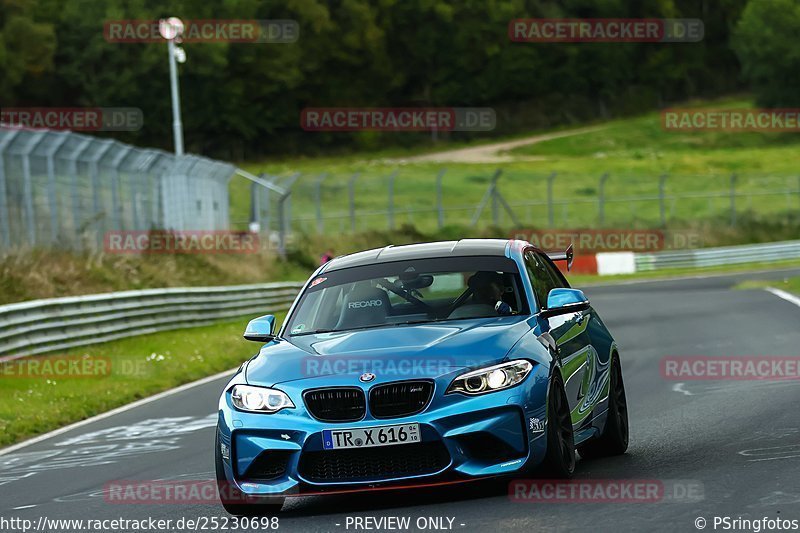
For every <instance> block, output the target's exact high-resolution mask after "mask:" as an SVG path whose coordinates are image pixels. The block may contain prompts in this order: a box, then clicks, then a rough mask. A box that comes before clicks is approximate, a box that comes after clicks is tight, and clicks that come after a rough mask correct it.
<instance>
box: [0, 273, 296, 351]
mask: <svg viewBox="0 0 800 533" xmlns="http://www.w3.org/2000/svg"><path fill="white" fill-rule="evenodd" d="M302 286H303V284H302V283H298V282H283V283H262V284H257V285H236V286H227V287H188V288H167V289H146V290H138V291H124V292H111V293H107V294H92V295H88V296H71V297H66V298H53V299H46V300H31V301H28V302H21V303H14V304H8V305H2V306H0V360H8V359H14V358H17V357H22V356H25V355H33V354H37V353H43V352H50V351H54V350H63V349H67V348H72V347H75V346H85V345H88V344H97V343H99V342H106V341H111V340H115V339H121V338H125V337H132V336H135V335H142V334H146V333H153V332H156V331H165V330H170V329H178V328H188V327H192V326H200V325H204V324H211V323H214V322H217V321H219V320H223V319H226V318H235V317H239V316H243V315H249V314H252V315H254V316H255V315H263V314H267V313H270V312H276V311H283V310H285V309H287V308H288V307H289V305H291V303H292V301H293V300H294V298H295V296H296V295H297V293H298V292H299V291H300V289H301V288H302ZM242 330H244V324H242Z"/></svg>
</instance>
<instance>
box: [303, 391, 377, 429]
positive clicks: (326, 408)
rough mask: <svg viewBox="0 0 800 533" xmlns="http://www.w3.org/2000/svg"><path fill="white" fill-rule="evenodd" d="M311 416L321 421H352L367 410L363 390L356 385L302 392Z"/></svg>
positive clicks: (359, 417)
mask: <svg viewBox="0 0 800 533" xmlns="http://www.w3.org/2000/svg"><path fill="white" fill-rule="evenodd" d="M303 399H304V400H305V402H306V408H307V409H308V412H309V413H311V416H313V417H314V418H316V419H317V420H320V421H322V422H353V421H356V420H361V419H362V418H364V415H365V414H366V412H367V402H366V399H365V398H364V391H363V390H361V389H359V388H358V387H334V388H330V389H314V390H310V391H306V392H305V393H304V394H303Z"/></svg>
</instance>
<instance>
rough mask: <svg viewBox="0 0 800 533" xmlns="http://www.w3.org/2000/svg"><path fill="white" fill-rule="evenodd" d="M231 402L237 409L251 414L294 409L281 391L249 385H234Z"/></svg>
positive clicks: (290, 401)
mask: <svg viewBox="0 0 800 533" xmlns="http://www.w3.org/2000/svg"><path fill="white" fill-rule="evenodd" d="M231 400H232V401H233V405H234V407H236V408H237V409H240V410H242V411H250V412H253V413H277V412H278V411H280V410H281V409H285V408H289V407H294V404H293V403H292V400H291V399H289V397H288V396H287V395H286V393H284V392H283V391H279V390H276V389H268V388H266V387H252V386H250V385H235V386H234V387H233V389H232V390H231Z"/></svg>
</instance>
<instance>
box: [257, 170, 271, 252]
mask: <svg viewBox="0 0 800 533" xmlns="http://www.w3.org/2000/svg"><path fill="white" fill-rule="evenodd" d="M258 177H259V178H261V179H263V180H265V181H269V182H270V183H272V182H273V181H274V180H273V179H272V177H268V176H267V174H266V173H265V172H262V173H261V174H259V175H258ZM271 196H272V189H270V188H269V187H264V198H263V199H262V198H261V195H259V197H258V222H259V224H260V223H261V214H262V213H263V210H262V209H261V207H262V205H266V206H267V209H266V211H267V224H266V227H262V228H261V231H262V232H264V231H266V234H267V238H269V232H270V230H271V229H272V204H271V201H270V200H271Z"/></svg>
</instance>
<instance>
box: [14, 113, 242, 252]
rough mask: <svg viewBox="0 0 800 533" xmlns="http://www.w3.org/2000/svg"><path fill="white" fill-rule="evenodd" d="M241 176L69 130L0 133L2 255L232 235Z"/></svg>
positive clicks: (226, 167) (206, 162)
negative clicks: (141, 239) (128, 234)
mask: <svg viewBox="0 0 800 533" xmlns="http://www.w3.org/2000/svg"><path fill="white" fill-rule="evenodd" d="M235 170H236V169H235V167H233V166H232V165H230V164H227V163H221V162H218V161H213V160H210V159H206V158H203V157H198V156H192V155H187V156H182V157H177V158H176V157H175V156H174V155H172V154H169V153H167V152H164V151H161V150H151V149H142V148H137V147H134V146H130V145H126V144H122V143H120V142H117V141H114V140H110V139H98V138H94V137H89V136H86V135H80V134H76V133H72V132H67V131H64V132H55V131H46V130H26V129H17V128H0V249H10V248H26V247H45V248H52V247H64V248H71V249H85V248H88V249H94V248H97V247H100V246H102V243H103V238H104V235H105V234H106V232H109V231H137V230H138V231H148V230H153V229H156V230H176V231H182V230H224V229H228V223H229V215H228V209H229V205H228V181H229V180H230V178H231V176H232V175H233V174H234V172H235Z"/></svg>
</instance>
